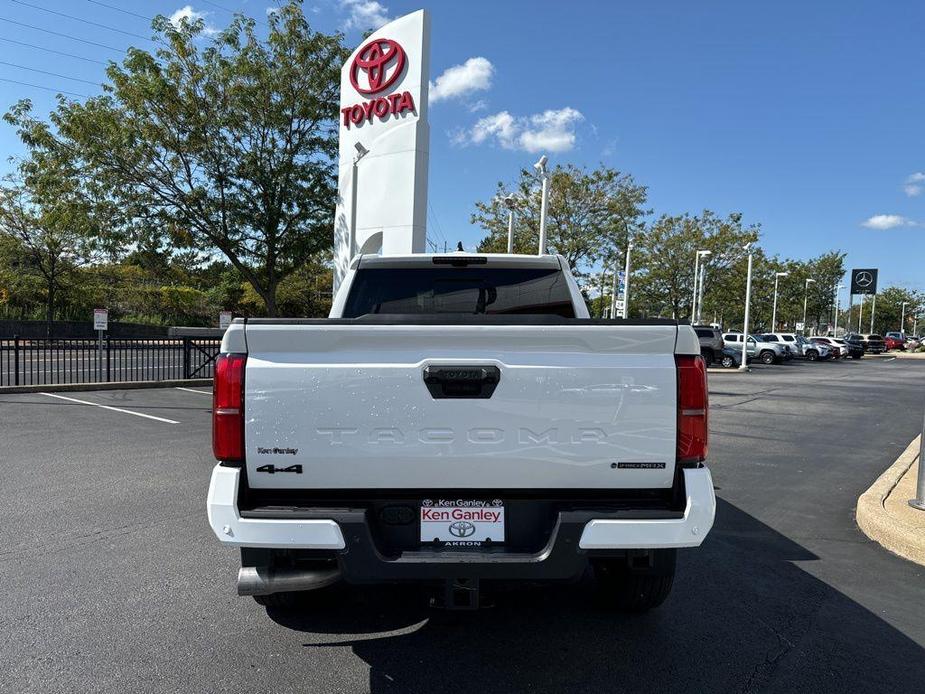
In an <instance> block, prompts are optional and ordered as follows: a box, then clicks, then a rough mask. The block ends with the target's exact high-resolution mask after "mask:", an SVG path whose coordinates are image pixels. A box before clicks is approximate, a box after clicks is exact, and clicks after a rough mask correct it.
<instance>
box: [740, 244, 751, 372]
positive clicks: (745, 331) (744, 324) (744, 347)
mask: <svg viewBox="0 0 925 694" xmlns="http://www.w3.org/2000/svg"><path fill="white" fill-rule="evenodd" d="M751 246H752V244H750V243H747V244H745V250H747V251H748V273H747V274H746V275H745V318H744V319H743V321H742V363H741V364H739V371H748V308H749V305H750V304H751V298H752V251H751Z"/></svg>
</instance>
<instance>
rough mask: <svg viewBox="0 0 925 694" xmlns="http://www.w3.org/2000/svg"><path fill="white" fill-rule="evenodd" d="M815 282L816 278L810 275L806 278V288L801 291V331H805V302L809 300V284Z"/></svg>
mask: <svg viewBox="0 0 925 694" xmlns="http://www.w3.org/2000/svg"><path fill="white" fill-rule="evenodd" d="M811 284H816V280H814V279H813V278H811V277H807V278H806V290H805V292H804V293H803V330H802V331H801V332H803V333H804V334H805V333H806V303H807V301H808V300H809V285H811Z"/></svg>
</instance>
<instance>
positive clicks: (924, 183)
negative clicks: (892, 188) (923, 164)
mask: <svg viewBox="0 0 925 694" xmlns="http://www.w3.org/2000/svg"><path fill="white" fill-rule="evenodd" d="M903 190H904V191H905V193H906V195H908V196H909V197H910V198H914V197H917V196H919V195H921V194H922V193H923V192H925V173H922V172H921V171H917V172H916V173H914V174H912V175H911V176H909V178H907V179H906V182H905V184H904V185H903Z"/></svg>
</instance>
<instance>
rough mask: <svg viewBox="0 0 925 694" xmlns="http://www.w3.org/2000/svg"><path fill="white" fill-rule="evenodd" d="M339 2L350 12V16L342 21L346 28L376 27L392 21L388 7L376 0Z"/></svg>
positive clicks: (345, 0) (364, 28)
mask: <svg viewBox="0 0 925 694" xmlns="http://www.w3.org/2000/svg"><path fill="white" fill-rule="evenodd" d="M340 4H341V7H342V8H343V9H345V10H347V11H348V12H350V16H349V17H347V21H346V22H344V27H345V28H346V29H359V30H361V31H365V30H366V29H378V28H379V27H381V26H382V25H383V24H388V23H389V22H390V21H392V19H391V17H389V8H388V7H385V6H384V5H382V4H381V3H379V2H376V0H341V2H340Z"/></svg>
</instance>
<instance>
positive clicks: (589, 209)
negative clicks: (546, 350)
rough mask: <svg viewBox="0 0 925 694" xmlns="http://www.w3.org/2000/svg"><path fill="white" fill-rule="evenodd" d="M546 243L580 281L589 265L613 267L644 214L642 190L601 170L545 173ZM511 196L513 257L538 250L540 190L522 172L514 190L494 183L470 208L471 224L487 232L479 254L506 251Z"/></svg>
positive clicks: (626, 176) (571, 168)
mask: <svg viewBox="0 0 925 694" xmlns="http://www.w3.org/2000/svg"><path fill="white" fill-rule="evenodd" d="M548 191H549V193H548V204H547V212H546V238H547V246H548V248H549V250H550V252H554V253H560V254H562V255H563V256H564V257H565V259H566V260H567V261H568V263H569V266H570V267H571V268H572V270H573V271H574V272H575V274H576V275H577V276H578V277H579V278H581V279H585V278H586V277H587V274H588V272H589V270H590V268H591V266H592V265H594V264H595V263H597V262H599V261H605V264H606V265H612V264H613V262H614V261H615V259H616V256H617V251H618V249H619V250H625V249H626V240H627V234H628V233H631V230H632V229H633V227H635V226H637V225H638V220H639V218H640V217H641V216H642V215H643V214H644V213H645V212H644V210H643V206H644V205H645V204H646V188H645V186H641V185H638V184H637V183H636V182H635V181H634V180H633V177H632V176H630V175H629V174H626V173H621V172H619V171H616V170H614V169H611V168H608V167H606V166H601V167H600V168H597V169H594V170H593V171H588V170H586V169H583V168H579V167H576V166H574V165H572V164H567V165H565V166H557V167H556V168H555V169H553V170H552V171H551V172H550V174H549V188H548ZM508 195H511V196H513V203H514V252H515V253H536V252H537V250H538V247H539V228H540V203H541V198H542V195H541V188H540V184H539V181H538V180H537V178H536V176H535V175H534V174H533V172H532V171H528V170H527V169H522V170H521V171H520V177H519V179H518V180H517V182H516V183H515V184H514V185H513V186H510V187H509V186H508V185H506V184H505V183H503V182H499V183H498V186H497V189H496V192H495V195H494V196H493V197H492V198H491V199H490V200H487V201H479V202H476V204H475V212H474V213H473V214H472V218H471V222H472V223H473V224H477V225H478V226H480V227H481V228H482V229H484V230H485V231H486V232H487V235H486V236H485V238H483V239H482V241H481V242H480V243H479V246H478V250H479V252H480V253H504V252H505V251H506V250H507V231H508V208H507V207H506V206H505V204H504V198H505V197H507V196H508Z"/></svg>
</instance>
